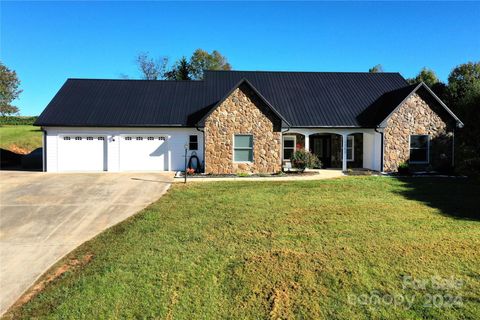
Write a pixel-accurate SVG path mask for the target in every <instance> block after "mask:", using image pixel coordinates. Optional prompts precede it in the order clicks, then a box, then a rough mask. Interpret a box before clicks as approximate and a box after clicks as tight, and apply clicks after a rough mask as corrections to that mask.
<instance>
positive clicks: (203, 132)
mask: <svg viewBox="0 0 480 320" xmlns="http://www.w3.org/2000/svg"><path fill="white" fill-rule="evenodd" d="M195 129H197V131H200V132H201V133H202V137H203V138H202V141H203V156H202V159H203V172H205V164H206V162H205V129H203V130H202V129H200V128H199V127H198V126H195Z"/></svg>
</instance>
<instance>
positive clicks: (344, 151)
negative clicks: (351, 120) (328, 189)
mask: <svg viewBox="0 0 480 320" xmlns="http://www.w3.org/2000/svg"><path fill="white" fill-rule="evenodd" d="M347 137H348V134H347V133H342V171H347Z"/></svg>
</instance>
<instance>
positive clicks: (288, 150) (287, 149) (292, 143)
mask: <svg viewBox="0 0 480 320" xmlns="http://www.w3.org/2000/svg"><path fill="white" fill-rule="evenodd" d="M296 142H297V137H295V136H283V160H290V159H291V158H292V156H293V154H294V153H295V148H296Z"/></svg>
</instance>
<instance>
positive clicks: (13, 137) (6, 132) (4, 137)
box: [0, 125, 42, 153]
mask: <svg viewBox="0 0 480 320" xmlns="http://www.w3.org/2000/svg"><path fill="white" fill-rule="evenodd" d="M41 146H42V131H41V130H40V128H39V127H34V126H24V125H2V126H0V148H2V149H7V150H10V151H13V152H16V153H29V152H30V151H32V150H34V149H36V148H40V147H41Z"/></svg>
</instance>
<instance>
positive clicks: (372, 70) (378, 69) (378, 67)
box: [368, 64, 383, 73]
mask: <svg viewBox="0 0 480 320" xmlns="http://www.w3.org/2000/svg"><path fill="white" fill-rule="evenodd" d="M368 72H370V73H377V72H383V66H382V65H381V64H377V65H376V66H373V67H371V68H370V69H368Z"/></svg>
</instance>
